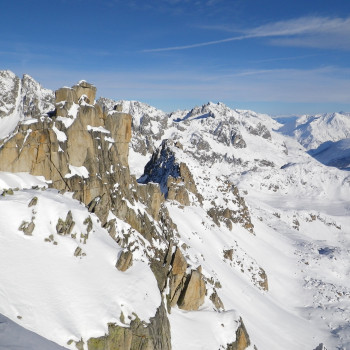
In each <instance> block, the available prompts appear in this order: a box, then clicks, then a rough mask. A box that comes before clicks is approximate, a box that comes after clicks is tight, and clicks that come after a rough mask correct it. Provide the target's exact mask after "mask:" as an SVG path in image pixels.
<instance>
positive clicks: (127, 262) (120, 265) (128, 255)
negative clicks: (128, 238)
mask: <svg viewBox="0 0 350 350" xmlns="http://www.w3.org/2000/svg"><path fill="white" fill-rule="evenodd" d="M130 266H132V252H130V251H122V252H121V254H120V255H119V258H118V261H117V263H116V264H115V267H116V268H117V269H118V270H119V271H126V270H127V269H128V268H129V267H130Z"/></svg>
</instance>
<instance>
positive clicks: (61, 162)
mask: <svg viewBox="0 0 350 350" xmlns="http://www.w3.org/2000/svg"><path fill="white" fill-rule="evenodd" d="M23 81H24V85H25V86H28V87H29V88H28V89H29V90H30V93H28V94H27V95H26V96H27V97H26V99H25V100H24V102H25V104H24V105H23V106H24V107H23V111H24V110H25V111H26V112H25V113H24V112H23V113H24V114H22V116H21V118H20V120H19V121H18V125H17V126H16V127H15V129H14V130H13V133H12V134H11V136H10V137H8V138H5V139H3V140H2V142H1V148H0V170H1V171H4V172H12V173H19V172H26V173H30V174H31V175H34V176H41V177H43V178H44V179H45V181H46V183H47V184H48V187H49V188H53V189H56V190H58V191H59V192H60V193H61V194H64V193H65V192H70V193H72V194H73V198H74V199H76V200H78V201H80V202H81V203H82V204H84V205H85V206H86V208H88V210H89V211H90V212H91V213H93V214H95V215H96V216H97V217H98V218H99V220H100V224H101V225H102V227H104V228H105V229H106V230H107V231H108V232H109V234H110V236H111V237H112V238H113V239H114V240H115V241H116V242H117V243H118V244H119V245H120V246H121V247H123V249H124V250H123V252H121V253H120V254H119V256H118V260H117V262H116V264H115V266H116V268H117V269H118V270H119V271H121V272H124V273H127V272H128V271H129V269H130V268H131V266H133V260H135V259H136V260H141V261H145V262H146V263H148V264H149V266H150V268H151V270H152V272H153V274H154V278H155V280H156V282H157V285H158V289H159V294H160V295H162V297H163V298H164V300H165V304H166V306H164V304H163V303H161V305H159V307H158V309H157V310H156V312H155V314H154V317H153V318H151V319H150V320H149V322H145V321H143V320H140V319H139V318H138V317H137V311H136V315H135V317H133V319H132V321H131V323H130V321H129V322H125V324H124V322H123V320H122V319H123V316H121V318H120V319H121V322H122V323H121V324H114V323H110V324H109V326H108V333H106V334H105V335H104V336H103V337H92V338H90V339H87V338H86V337H85V338H82V339H81V340H80V341H76V340H74V341H73V340H72V341H68V343H67V344H66V346H69V347H72V346H76V347H77V348H78V349H79V348H82V349H83V348H84V349H85V348H88V349H125V350H126V349H128V350H130V349H131V350H133V349H140V350H143V349H145V350H146V349H147V350H151V349H165V350H166V349H171V327H170V324H169V321H168V316H167V315H168V312H171V307H175V306H176V305H177V306H178V307H179V308H180V309H184V310H198V308H199V307H201V306H202V305H203V304H204V302H205V299H207V300H208V302H210V303H211V301H210V300H211V299H209V295H208V296H206V295H207V294H208V287H207V284H208V283H209V282H208V281H209V279H210V278H209V276H208V275H207V276H204V275H203V274H202V273H201V269H200V267H198V266H196V264H193V262H190V263H189V264H187V262H186V258H185V257H184V256H183V255H181V257H182V264H183V267H182V269H183V271H182V272H181V273H180V274H179V271H178V269H179V267H178V262H177V261H178V256H179V254H181V252H180V250H179V249H180V248H179V247H178V244H179V234H178V231H177V226H176V225H175V223H174V222H173V220H172V218H171V216H170V215H169V211H168V208H167V205H166V198H168V200H174V201H176V202H178V203H179V204H181V205H186V206H189V205H191V203H194V204H195V205H201V200H202V197H201V195H200V194H199V193H198V191H197V188H196V184H195V181H194V179H193V177H192V174H191V171H190V169H189V168H188V167H187V165H186V164H185V163H180V164H178V163H176V162H175V159H173V160H172V164H171V167H172V170H171V171H170V172H169V171H167V170H166V171H165V173H163V172H164V171H163V170H162V167H161V165H160V164H158V163H157V164H154V161H152V160H151V161H150V166H149V168H150V171H151V172H152V171H154V172H156V173H157V174H158V177H157V179H158V180H157V179H156V178H152V177H150V178H148V180H146V181H140V180H139V183H138V182H137V181H136V177H135V176H134V175H132V174H131V173H130V169H129V166H128V154H129V143H130V140H131V134H132V116H131V115H130V114H127V113H124V112H122V111H120V108H115V107H114V106H113V108H112V109H110V110H109V109H108V108H106V107H105V108H102V107H101V106H100V105H99V104H96V102H95V97H96V88H95V87H94V86H93V85H91V84H89V83H87V82H85V81H81V82H79V83H78V84H77V85H74V86H73V87H72V88H61V89H59V90H57V91H56V92H55V101H54V109H52V110H51V111H49V113H48V114H46V115H45V114H43V111H44V110H45V109H46V108H48V107H49V106H50V103H49V102H48V101H47V100H46V97H45V98H44V99H38V92H37V90H36V88H35V87H36V85H35V84H34V82H33V81H32V80H31V78H30V77H25V78H24V79H23ZM20 85H21V82H20V81H19V80H16V79H14V84H13V86H12V88H11V89H12V90H11V91H12V92H13V94H14V96H18V94H19V92H18V90H19V88H20V87H19V86H20ZM33 86H34V87H33ZM45 96H46V95H45ZM14 98H15V97H14ZM45 103H47V104H45ZM51 106H53V105H51ZM145 123H146V121H144V122H143V123H142V126H141V125H139V126H138V127H137V128H138V129H137V130H136V131H135V132H136V133H138V135H139V136H140V135H141V134H142V132H143V129H145V127H146V126H145V125H146V124H147V123H146V124H145ZM160 136H162V133H161V134H160ZM165 148H166V143H163V148H162V150H161V151H160V153H159V154H158V153H155V156H154V160H155V159H156V158H157V157H158V158H159V155H160V154H163V153H164V152H166V151H165ZM150 150H153V148H151V149H150ZM162 152H163V153H162ZM170 153H171V150H170V149H169V153H168V155H169V154H170ZM157 154H158V156H157ZM151 168H152V169H153V170H151ZM146 173H147V170H146ZM155 182H156V183H159V184H160V186H159V185H158V184H155ZM191 196H192V197H193V198H192V200H190V197H191ZM84 224H86V225H87V227H88V228H89V229H88V232H87V233H86V234H85V233H84V234H82V236H81V237H82V238H81V239H82V240H83V242H86V240H87V238H88V236H89V232H90V231H91V230H92V226H91V227H90V226H89V225H90V224H89V222H88V221H86V223H85V221H84ZM74 225H75V221H74V219H73V216H72V213H71V212H70V211H69V212H67V214H66V215H64V216H63V217H62V218H60V219H59V220H58V222H57V225H56V231H57V234H58V235H60V236H72V237H73V238H74V237H76V234H75V233H74V230H73V229H74ZM19 229H20V230H21V231H23V233H24V234H25V235H32V234H33V232H34V234H35V231H34V230H35V220H32V221H28V222H27V221H26V222H23V224H22V225H20V228H19ZM84 237H85V238H84ZM47 239H48V242H56V241H55V240H54V238H53V237H51V236H50V237H49V238H47ZM73 255H74V256H75V257H77V258H84V257H85V255H86V253H85V251H84V249H83V247H80V246H78V247H77V248H76V249H75V251H74V254H73ZM187 269H189V270H188V271H187ZM208 285H210V284H208ZM210 288H211V287H209V289H210ZM174 294H176V296H174ZM211 295H212V294H210V296H211ZM217 299H218V297H217ZM217 299H216V301H215V302H213V304H212V305H213V306H214V305H215V304H216V305H217V304H218V301H217ZM166 300H167V301H166ZM221 304H222V303H221ZM222 308H223V306H222ZM116 316H117V315H116ZM232 334H233V335H234V329H233V330H232Z"/></svg>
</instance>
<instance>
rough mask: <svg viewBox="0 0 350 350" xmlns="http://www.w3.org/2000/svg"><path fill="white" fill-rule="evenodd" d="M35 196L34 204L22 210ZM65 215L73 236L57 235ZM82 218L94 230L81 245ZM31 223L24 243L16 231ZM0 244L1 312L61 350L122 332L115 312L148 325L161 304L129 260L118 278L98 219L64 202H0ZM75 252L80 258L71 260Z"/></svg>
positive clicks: (113, 250) (25, 196)
mask: <svg viewBox="0 0 350 350" xmlns="http://www.w3.org/2000/svg"><path fill="white" fill-rule="evenodd" d="M34 196H36V197H37V198H38V204H37V205H36V206H34V207H28V203H29V202H30V201H31V199H32V198H33V197H34ZM68 210H71V212H72V215H73V219H74V221H75V226H74V230H73V233H74V235H73V236H71V235H69V236H61V235H58V234H57V232H56V224H57V222H58V219H59V218H62V219H63V220H64V219H65V217H66V215H67V212H68ZM89 216H90V217H91V219H92V222H93V230H92V231H91V232H90V233H89V235H88V239H87V241H86V244H84V243H83V242H82V240H81V238H80V237H81V234H86V226H85V225H84V220H85V219H86V218H87V217H89ZM31 220H33V222H34V223H35V229H34V231H33V234H32V236H26V235H25V234H24V233H23V232H22V231H19V230H18V228H19V227H20V225H21V223H22V222H23V221H31ZM50 235H52V240H51V241H49V240H50ZM0 239H1V241H2V242H3V243H4V244H2V245H1V247H0V263H1V265H2V266H3V267H4V268H3V269H1V272H0V280H1V281H2V283H1V287H0V313H1V314H3V315H6V316H7V317H8V318H10V319H11V320H12V321H14V322H17V323H19V324H20V325H21V326H23V327H25V328H27V329H28V330H30V331H33V332H35V333H37V334H39V335H41V336H43V337H45V338H47V339H52V340H54V341H55V342H57V343H58V344H60V345H62V346H66V347H67V346H68V345H67V342H68V341H69V340H70V339H73V340H74V341H78V340H80V338H81V337H83V338H84V339H88V338H90V337H98V336H102V335H104V334H105V333H106V332H107V324H108V323H110V322H114V323H117V324H119V325H122V326H123V324H122V323H121V321H120V319H119V317H120V314H121V312H123V313H124V316H125V319H126V320H127V321H128V320H129V318H128V316H130V318H131V319H132V318H134V317H135V316H134V315H133V313H136V314H137V315H138V316H139V317H140V319H141V320H145V321H146V322H147V321H149V318H150V317H152V316H154V314H155V312H156V309H157V307H158V306H159V305H160V302H161V299H160V295H159V291H158V287H157V283H156V280H155V278H154V276H153V274H152V272H151V270H150V268H149V267H148V265H147V264H145V263H142V262H139V261H134V264H133V266H132V267H131V268H130V269H128V271H126V272H120V271H118V270H117V269H116V268H115V263H116V260H117V257H118V252H119V251H120V248H119V247H118V245H117V244H116V243H115V241H113V239H112V238H111V237H110V236H109V235H108V232H106V231H105V230H104V229H102V228H101V227H100V225H99V224H98V219H97V217H96V216H95V215H93V214H91V213H89V212H88V211H87V209H86V208H85V207H84V206H82V205H81V204H79V203H78V202H77V201H75V200H73V199H71V198H70V196H58V194H57V191H53V190H46V191H35V190H22V191H15V193H14V195H7V196H5V197H1V199H0ZM5 242H6V244H5ZM77 247H80V248H81V249H82V251H83V252H84V253H85V254H86V256H80V257H76V256H74V252H75V249H76V248H77ZM21 286H24V288H21ZM135 286H137V287H138V288H136V289H135ZM125 326H126V325H125ZM70 347H71V348H72V349H73V348H74V347H75V346H73V345H71V346H70Z"/></svg>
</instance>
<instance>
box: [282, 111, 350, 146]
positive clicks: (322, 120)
mask: <svg viewBox="0 0 350 350" xmlns="http://www.w3.org/2000/svg"><path fill="white" fill-rule="evenodd" d="M279 131H280V132H282V133H283V134H285V135H289V136H293V137H295V138H296V139H297V140H298V141H299V142H300V143H301V144H302V145H303V146H304V147H305V148H306V149H307V150H310V149H315V148H317V147H319V146H320V145H321V144H322V143H324V142H326V141H332V142H336V141H339V140H342V139H346V138H349V137H350V113H345V112H339V113H326V114H316V115H304V116H302V117H300V118H298V119H296V120H295V119H294V118H293V120H291V121H290V122H287V123H286V124H285V125H284V126H283V127H281V129H280V130H279Z"/></svg>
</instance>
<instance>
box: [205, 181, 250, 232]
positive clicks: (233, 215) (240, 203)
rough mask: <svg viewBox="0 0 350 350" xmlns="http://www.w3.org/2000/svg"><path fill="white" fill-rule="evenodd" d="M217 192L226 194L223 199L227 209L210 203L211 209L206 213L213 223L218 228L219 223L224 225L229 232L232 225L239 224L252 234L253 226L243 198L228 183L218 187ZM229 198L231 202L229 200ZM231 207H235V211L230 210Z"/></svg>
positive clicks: (236, 189)
mask: <svg viewBox="0 0 350 350" xmlns="http://www.w3.org/2000/svg"><path fill="white" fill-rule="evenodd" d="M218 191H220V192H222V193H223V194H227V195H226V196H225V197H226V198H225V199H224V201H226V203H227V207H223V206H222V205H219V206H218V205H216V203H215V201H212V202H211V204H212V207H211V208H210V209H209V210H208V212H207V213H208V215H209V216H210V217H211V218H212V219H213V221H214V222H215V223H216V224H217V225H218V226H220V223H224V224H225V225H226V226H227V227H228V228H229V229H230V230H232V227H233V224H237V223H239V224H241V225H242V226H243V227H244V228H245V229H246V230H248V231H249V232H251V233H254V225H253V224H252V221H251V217H250V213H249V209H248V207H247V204H246V203H245V200H244V198H243V197H242V196H241V195H240V193H239V191H238V188H237V187H236V186H234V185H233V184H232V183H231V182H230V181H225V182H224V183H223V184H222V185H221V186H219V187H218ZM230 197H231V198H230ZM229 198H230V199H231V200H229ZM231 205H233V206H235V210H233V209H230V206H231Z"/></svg>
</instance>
